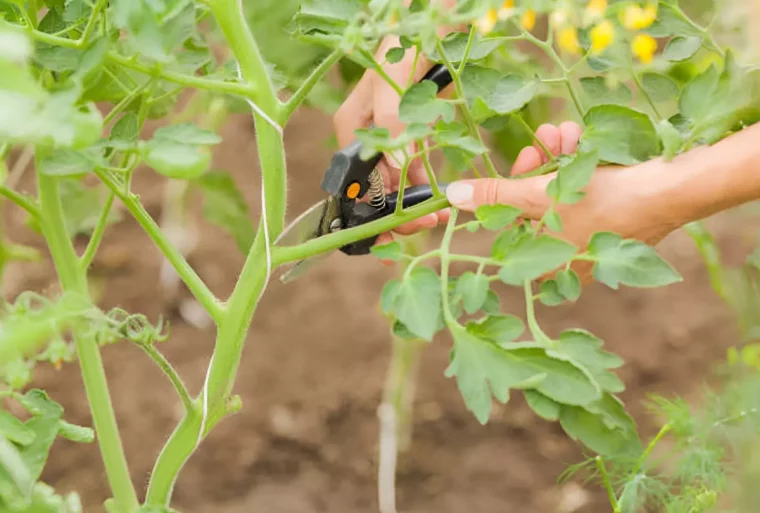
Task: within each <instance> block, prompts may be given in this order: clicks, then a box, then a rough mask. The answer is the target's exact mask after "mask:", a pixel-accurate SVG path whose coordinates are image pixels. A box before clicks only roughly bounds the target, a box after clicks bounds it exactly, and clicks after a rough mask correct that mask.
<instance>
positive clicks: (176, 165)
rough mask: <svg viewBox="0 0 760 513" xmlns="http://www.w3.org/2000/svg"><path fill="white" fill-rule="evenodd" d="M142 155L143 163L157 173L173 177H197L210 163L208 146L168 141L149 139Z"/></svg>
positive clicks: (189, 178)
mask: <svg viewBox="0 0 760 513" xmlns="http://www.w3.org/2000/svg"><path fill="white" fill-rule="evenodd" d="M142 156H143V159H144V160H145V163H146V164H148V165H149V166H150V167H152V168H153V169H155V170H156V171H157V172H158V173H160V174H162V175H164V176H166V177H169V178H175V179H186V180H191V179H194V178H198V177H199V176H201V175H202V174H203V173H204V172H205V171H206V170H207V169H208V168H209V166H210V165H211V152H210V151H209V150H208V148H206V147H201V146H190V145H187V144H183V143H175V142H169V141H166V142H154V141H150V142H149V143H148V144H147V145H146V146H145V148H144V150H143V153H142Z"/></svg>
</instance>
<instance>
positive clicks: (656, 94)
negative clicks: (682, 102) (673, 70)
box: [641, 72, 681, 102]
mask: <svg viewBox="0 0 760 513" xmlns="http://www.w3.org/2000/svg"><path fill="white" fill-rule="evenodd" d="M641 84H642V85H643V86H644V90H645V91H646V92H647V94H648V95H649V97H650V98H652V100H653V101H656V102H667V101H672V100H675V99H676V98H678V95H679V94H681V87H680V86H679V85H678V82H676V81H675V80H673V79H672V78H670V77H669V76H667V75H662V74H660V73H652V72H647V73H644V74H642V75H641Z"/></svg>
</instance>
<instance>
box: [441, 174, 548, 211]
mask: <svg viewBox="0 0 760 513" xmlns="http://www.w3.org/2000/svg"><path fill="white" fill-rule="evenodd" d="M551 179H552V175H544V176H535V177H531V178H524V179H520V180H515V179H507V178H478V179H474V180H460V181H458V182H454V183H452V184H450V185H449V186H448V187H447V188H446V197H447V198H448V200H449V203H451V205H452V206H454V207H456V208H458V209H460V210H466V211H468V212H474V211H475V209H477V208H478V207H480V206H482V205H496V204H502V205H511V206H513V207H515V208H518V209H520V210H521V211H522V217H524V218H527V219H541V217H543V215H544V214H545V213H546V211H547V210H548V208H549V206H550V200H549V197H548V196H547V195H546V186H547V185H548V184H549V182H550V181H551Z"/></svg>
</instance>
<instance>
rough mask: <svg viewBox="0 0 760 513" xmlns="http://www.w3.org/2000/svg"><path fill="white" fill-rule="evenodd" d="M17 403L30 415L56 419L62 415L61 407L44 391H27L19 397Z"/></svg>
mask: <svg viewBox="0 0 760 513" xmlns="http://www.w3.org/2000/svg"><path fill="white" fill-rule="evenodd" d="M19 402H20V403H21V406H23V407H24V408H25V409H26V411H28V412H29V413H31V414H32V415H36V416H42V417H51V418H56V419H57V418H60V417H61V416H62V415H63V407H62V406H61V405H60V404H58V403H57V402H55V401H53V400H52V399H50V396H48V394H47V392H45V391H44V390H40V389H37V388H35V389H32V390H29V391H28V392H27V393H25V394H24V395H23V396H21V397H19Z"/></svg>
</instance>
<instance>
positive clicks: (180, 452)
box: [146, 0, 286, 506]
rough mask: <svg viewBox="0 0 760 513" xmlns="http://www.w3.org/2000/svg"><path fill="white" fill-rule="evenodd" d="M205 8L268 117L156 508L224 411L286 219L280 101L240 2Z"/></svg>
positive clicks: (160, 477) (160, 472) (161, 461)
mask: <svg viewBox="0 0 760 513" xmlns="http://www.w3.org/2000/svg"><path fill="white" fill-rule="evenodd" d="M209 4H210V6H211V8H212V11H213V13H214V16H215V17H216V20H217V22H218V24H219V26H220V27H221V29H222V31H223V32H224V35H225V37H226V40H227V42H228V44H229V46H230V48H231V49H232V51H233V53H234V54H235V58H236V59H237V61H238V64H239V66H240V70H241V74H242V75H243V77H244V78H245V79H246V80H249V81H251V82H254V83H255V84H256V86H257V91H258V92H259V93H260V94H258V95H257V98H256V100H257V101H258V104H257V107H258V108H259V109H260V110H261V111H262V112H263V113H265V114H266V115H267V116H268V117H269V119H266V118H265V117H264V116H262V115H261V114H258V113H257V114H256V115H255V116H254V118H255V122H256V135H257V137H256V142H257V144H258V149H259V159H260V163H261V170H262V175H263V188H264V189H263V195H262V199H263V201H262V216H261V219H260V222H259V229H258V232H257V234H256V238H255V240H254V242H253V244H252V246H251V249H250V251H249V253H248V257H247V258H246V261H245V264H244V265H243V270H242V271H241V273H240V277H239V279H238V281H237V284H236V286H235V289H234V290H233V292H232V294H231V295H230V297H229V299H228V301H227V309H226V310H225V312H224V315H223V316H222V318H221V319H219V322H218V330H217V340H216V345H215V347H214V352H213V354H212V356H211V362H210V364H209V369H208V372H207V374H206V381H205V383H204V386H203V390H202V391H201V394H200V396H199V397H198V398H197V399H196V402H195V408H194V409H193V410H192V411H190V412H188V413H187V415H186V416H185V417H184V418H183V419H182V421H181V422H180V424H179V425H178V426H177V428H176V430H175V431H174V433H172V435H171V436H170V437H169V440H168V441H167V443H166V445H165V446H164V449H163V450H162V451H161V455H160V456H159V458H158V460H157V461H156V466H155V467H154V469H153V473H152V475H151V480H150V484H149V486H148V494H147V499H146V502H147V503H148V504H151V505H158V506H165V505H168V504H169V502H170V500H171V493H172V489H173V487H174V482H175V481H176V479H177V476H178V474H179V472H180V470H181V469H182V467H183V466H184V464H185V462H186V461H187V460H188V459H189V458H190V456H191V455H192V453H193V451H194V450H195V448H196V447H197V445H198V443H200V441H201V440H202V439H203V437H204V436H205V435H206V433H208V431H209V430H210V429H211V428H212V427H213V426H214V425H215V424H216V423H217V422H219V421H220V420H221V419H222V417H224V415H225V414H226V413H227V412H228V408H227V400H228V397H229V394H230V392H231V390H232V387H233V385H234V383H235V377H236V374H237V370H238V367H239V365H240V358H241V356H242V350H243V343H244V342H245V338H246V335H247V332H248V328H249V326H250V323H251V320H252V318H253V313H254V311H255V309H256V306H257V304H258V302H259V299H260V298H261V295H262V294H263V292H264V289H265V288H266V285H267V283H268V280H269V277H270V276H269V275H270V271H271V270H272V268H273V267H272V265H273V260H272V258H273V255H272V254H271V251H272V249H273V248H272V247H271V241H272V240H274V239H275V238H276V237H277V235H279V233H280V232H281V231H282V229H283V226H284V221H285V204H286V173H285V151H284V147H283V140H282V132H281V129H279V127H277V126H275V125H273V124H272V120H277V119H280V118H281V110H280V103H279V100H278V99H277V97H276V95H275V93H274V89H273V88H272V86H271V81H270V79H269V76H268V75H267V73H266V68H265V67H264V63H263V60H262V59H261V56H260V54H259V52H258V48H257V46H256V42H255V40H254V39H253V36H252V35H251V33H250V30H249V29H248V27H247V25H246V23H245V17H244V15H243V13H242V12H241V10H240V4H239V3H238V2H237V1H235V0H214V1H212V2H209Z"/></svg>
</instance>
